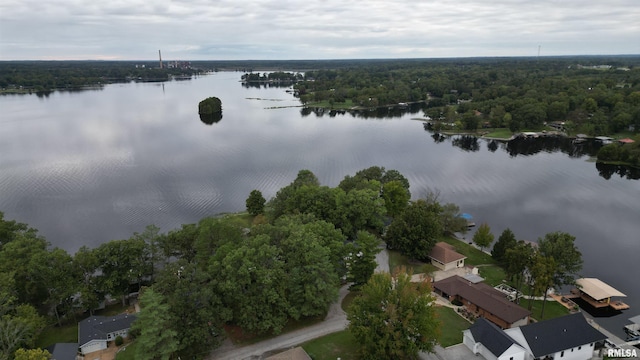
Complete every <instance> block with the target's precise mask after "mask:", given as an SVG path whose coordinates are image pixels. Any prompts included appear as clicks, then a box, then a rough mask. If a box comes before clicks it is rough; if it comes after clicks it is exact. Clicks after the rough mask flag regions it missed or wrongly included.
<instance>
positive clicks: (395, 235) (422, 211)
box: [384, 199, 442, 260]
mask: <svg viewBox="0 0 640 360" xmlns="http://www.w3.org/2000/svg"><path fill="white" fill-rule="evenodd" d="M440 214H441V208H440V205H439V204H438V203H437V202H435V203H429V202H427V201H425V200H422V199H420V200H418V201H416V202H413V203H411V204H410V205H409V206H408V207H407V209H406V210H405V211H404V212H403V213H402V214H401V215H400V216H398V217H396V218H395V219H393V221H392V222H391V224H390V225H389V227H388V228H387V233H386V234H385V237H384V239H385V241H386V243H387V246H388V247H389V248H392V249H397V250H399V251H401V252H402V253H403V254H405V255H408V256H410V257H412V258H414V259H419V260H426V259H427V258H428V256H429V253H430V252H431V249H432V248H433V246H434V245H435V243H436V240H437V239H438V237H439V236H440V235H442V222H441V221H442V219H441V218H440Z"/></svg>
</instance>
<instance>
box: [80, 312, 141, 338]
mask: <svg viewBox="0 0 640 360" xmlns="http://www.w3.org/2000/svg"><path fill="white" fill-rule="evenodd" d="M135 320H136V316H135V315H131V314H121V315H116V316H93V317H90V318H87V319H84V320H82V321H80V322H79V323H78V343H79V344H80V346H82V345H84V344H86V343H88V342H89V341H91V340H107V334H109V333H112V332H115V331H119V330H125V329H129V328H130V327H131V323H133V322H134V321H135Z"/></svg>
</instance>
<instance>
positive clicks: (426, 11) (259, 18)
mask: <svg viewBox="0 0 640 360" xmlns="http://www.w3.org/2000/svg"><path fill="white" fill-rule="evenodd" d="M638 18H640V6H638V5H637V2H636V1H635V0H611V1H607V2H606V3H605V2H600V1H593V0H592V1H580V2H578V1H555V0H540V1H535V2H532V1H528V0H527V1H520V0H497V1H492V2H487V1H482V0H457V1H454V0H440V1H431V2H409V1H405V0H402V1H400V0H371V1H367V2H359V1H344V0H340V1H338V0H321V1H297V0H296V1H292V0H291V1H276V0H263V1H258V0H247V1H242V2H238V1H229V0H220V1H209V0H175V1H159V2H149V1H140V0H127V1H121V0H117V1H108V2H96V1H89V0H69V1H67V0H65V1H62V0H43V1H34V0H20V1H18V0H5V1H3V3H2V4H0V59H5V60H6V59H41V58H51V57H57V58H70V59H78V58H82V57H83V56H89V57H92V56H93V57H116V58H120V59H153V58H155V54H156V52H157V49H163V54H164V55H165V57H167V59H169V58H176V59H194V60H198V59H248V58H251V59H300V58H312V59H313V58H318V59H322V58H354V57H357V58H369V57H394V56H402V57H432V56H435V57H456V56H493V55H500V56H508V55H514V56H518V55H535V53H536V51H537V46H538V45H542V48H543V49H544V52H543V54H546V55H563V54H567V55H571V54H616V53H640V43H639V42H638V41H637V39H638V38H640V25H639V24H640V22H638V21H637V19H638Z"/></svg>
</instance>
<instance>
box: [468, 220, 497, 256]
mask: <svg viewBox="0 0 640 360" xmlns="http://www.w3.org/2000/svg"><path fill="white" fill-rule="evenodd" d="M492 242H493V234H492V233H491V228H490V227H489V225H488V224H487V223H482V224H480V226H478V230H476V233H475V234H473V243H474V244H476V245H478V246H479V247H480V251H483V250H484V248H486V247H488V246H489V245H491V243H492Z"/></svg>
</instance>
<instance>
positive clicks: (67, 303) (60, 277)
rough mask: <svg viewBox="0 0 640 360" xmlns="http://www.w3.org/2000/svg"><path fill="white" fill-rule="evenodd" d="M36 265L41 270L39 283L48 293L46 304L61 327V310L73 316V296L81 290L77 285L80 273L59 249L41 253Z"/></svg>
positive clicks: (71, 259)
mask: <svg viewBox="0 0 640 360" xmlns="http://www.w3.org/2000/svg"><path fill="white" fill-rule="evenodd" d="M36 263H37V264H38V267H39V269H40V271H39V277H40V279H39V282H41V283H42V284H43V287H44V289H45V290H46V291H47V297H46V300H45V301H44V303H45V304H47V305H48V307H49V311H50V312H52V313H54V314H55V316H56V319H57V322H58V326H61V325H62V319H61V314H60V308H61V307H62V309H63V310H64V311H65V312H69V313H72V314H73V306H72V305H73V304H71V296H73V295H74V294H76V293H77V291H78V289H79V287H78V286H77V284H78V280H79V275H80V273H79V271H78V268H77V267H76V266H75V265H74V263H73V258H72V257H71V256H70V255H69V254H68V253H67V252H66V251H64V250H62V249H59V248H55V249H53V250H52V251H49V252H43V253H40V256H38V257H37V259H36Z"/></svg>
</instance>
